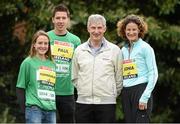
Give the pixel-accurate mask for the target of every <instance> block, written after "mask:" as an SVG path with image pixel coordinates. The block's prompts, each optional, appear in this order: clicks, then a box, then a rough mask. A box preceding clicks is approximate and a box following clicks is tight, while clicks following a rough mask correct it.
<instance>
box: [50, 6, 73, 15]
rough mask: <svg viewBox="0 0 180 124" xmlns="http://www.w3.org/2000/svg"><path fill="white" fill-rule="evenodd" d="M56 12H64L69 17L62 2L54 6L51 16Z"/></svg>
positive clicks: (67, 10)
mask: <svg viewBox="0 0 180 124" xmlns="http://www.w3.org/2000/svg"><path fill="white" fill-rule="evenodd" d="M56 12H66V13H67V16H68V17H70V12H69V9H68V8H67V6H66V5H64V4H59V5H57V6H55V8H54V11H53V15H52V16H53V17H54V16H55V14H56Z"/></svg>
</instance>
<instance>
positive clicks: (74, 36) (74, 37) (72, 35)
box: [68, 32, 80, 41]
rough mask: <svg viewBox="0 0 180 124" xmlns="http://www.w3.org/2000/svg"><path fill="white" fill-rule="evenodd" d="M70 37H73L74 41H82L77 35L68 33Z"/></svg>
mask: <svg viewBox="0 0 180 124" xmlns="http://www.w3.org/2000/svg"><path fill="white" fill-rule="evenodd" d="M68 36H70V37H72V38H73V39H75V40H77V41H80V38H79V37H78V36H77V35H75V34H73V33H71V32H68Z"/></svg>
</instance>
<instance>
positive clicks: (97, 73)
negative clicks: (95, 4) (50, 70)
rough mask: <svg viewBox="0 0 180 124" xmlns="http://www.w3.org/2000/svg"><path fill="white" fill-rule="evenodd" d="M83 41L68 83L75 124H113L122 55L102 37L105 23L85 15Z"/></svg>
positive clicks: (75, 56) (100, 17)
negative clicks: (71, 89) (74, 94)
mask: <svg viewBox="0 0 180 124" xmlns="http://www.w3.org/2000/svg"><path fill="white" fill-rule="evenodd" d="M87 30H88V32H89V34H90V37H89V39H88V41H87V42H85V43H83V44H81V45H80V46H79V47H78V48H76V50H75V53H74V57H73V61H72V81H73V83H74V86H75V87H76V89H77V93H78V98H77V101H76V122H77V123H93V122H96V123H112V122H115V109H116V98H117V96H118V95H119V94H120V92H121V89H122V52H121V50H120V48H119V47H118V46H116V45H114V44H113V43H110V42H109V41H107V40H106V39H105V38H104V33H105V31H106V20H105V18H104V17H103V16H101V15H99V14H93V15H91V16H89V18H88V22H87Z"/></svg>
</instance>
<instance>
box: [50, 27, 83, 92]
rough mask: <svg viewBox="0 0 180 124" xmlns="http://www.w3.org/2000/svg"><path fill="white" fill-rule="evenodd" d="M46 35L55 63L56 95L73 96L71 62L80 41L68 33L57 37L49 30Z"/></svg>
mask: <svg viewBox="0 0 180 124" xmlns="http://www.w3.org/2000/svg"><path fill="white" fill-rule="evenodd" d="M48 35H49V37H50V44H51V53H52V56H53V59H54V62H55V63H56V74H57V78H56V84H55V92H56V95H73V94H74V86H73V84H72V81H71V61H72V57H73V54H74V50H75V48H76V47H77V46H78V45H80V44H81V42H80V39H79V37H77V36H76V35H74V34H72V33H70V32H67V34H66V35H63V36H59V35H56V34H55V33H54V30H51V31H49V32H48Z"/></svg>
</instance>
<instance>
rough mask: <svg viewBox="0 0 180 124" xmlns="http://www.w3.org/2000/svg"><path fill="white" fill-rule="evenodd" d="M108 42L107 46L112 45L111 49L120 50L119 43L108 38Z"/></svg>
mask: <svg viewBox="0 0 180 124" xmlns="http://www.w3.org/2000/svg"><path fill="white" fill-rule="evenodd" d="M106 43H107V46H108V47H110V48H111V49H113V50H116V51H120V48H119V47H118V46H117V45H115V44H114V43H112V42H110V41H108V40H106Z"/></svg>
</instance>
